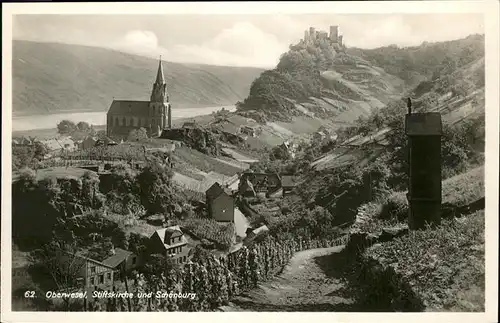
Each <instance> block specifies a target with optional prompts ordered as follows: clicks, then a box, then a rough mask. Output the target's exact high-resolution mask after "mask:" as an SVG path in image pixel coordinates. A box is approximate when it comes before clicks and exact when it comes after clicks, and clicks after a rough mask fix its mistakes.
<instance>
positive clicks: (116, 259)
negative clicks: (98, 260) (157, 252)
mask: <svg viewBox="0 0 500 323" xmlns="http://www.w3.org/2000/svg"><path fill="white" fill-rule="evenodd" d="M132 254H133V252H131V251H128V250H124V249H121V248H115V254H114V255H112V256H111V257H109V258H106V259H104V260H103V261H102V263H103V264H105V265H108V266H111V267H113V268H116V266H118V265H119V264H121V263H122V262H123V261H125V260H127V258H128V257H129V256H130V255H132Z"/></svg>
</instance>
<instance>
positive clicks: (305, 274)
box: [223, 247, 353, 312]
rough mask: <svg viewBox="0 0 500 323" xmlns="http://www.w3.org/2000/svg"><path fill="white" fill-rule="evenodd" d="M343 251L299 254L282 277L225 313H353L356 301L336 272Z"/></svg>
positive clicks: (258, 288)
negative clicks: (335, 262)
mask: <svg viewBox="0 0 500 323" xmlns="http://www.w3.org/2000/svg"><path fill="white" fill-rule="evenodd" d="M342 248H343V247H332V248H320V249H310V250H305V251H301V252H298V253H297V254H295V256H294V257H293V258H292V259H291V260H290V263H289V264H288V265H287V266H286V267H285V269H284V270H283V273H282V274H281V275H279V276H278V277H276V278H274V279H272V280H270V281H267V282H263V283H262V284H260V285H259V287H257V288H255V289H253V290H251V291H250V292H248V293H245V294H243V295H241V296H239V297H237V298H235V299H234V300H233V301H232V304H231V305H230V306H227V307H224V308H223V310H224V311H280V312H287V311H308V312H312V311H336V312H341V311H349V310H352V309H351V308H352V307H353V300H352V299H350V297H349V296H348V295H346V294H348V293H346V286H345V285H346V284H345V282H344V280H343V279H342V278H341V277H338V276H339V275H336V274H335V271H334V270H333V269H332V267H334V263H333V261H334V260H335V259H334V258H335V255H336V254H338V252H339V251H341V250H342Z"/></svg>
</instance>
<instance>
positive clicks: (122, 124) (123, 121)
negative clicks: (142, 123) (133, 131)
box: [120, 117, 126, 126]
mask: <svg viewBox="0 0 500 323" xmlns="http://www.w3.org/2000/svg"><path fill="white" fill-rule="evenodd" d="M125 122H126V121H125V117H123V118H122V122H121V123H120V126H124V125H125Z"/></svg>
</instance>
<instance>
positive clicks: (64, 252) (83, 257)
mask: <svg viewBox="0 0 500 323" xmlns="http://www.w3.org/2000/svg"><path fill="white" fill-rule="evenodd" d="M61 251H62V253H63V254H66V255H69V256H74V257H75V258H80V259H83V260H85V261H90V262H92V263H94V264H96V265H99V266H102V267H106V268H109V269H114V268H113V267H111V266H110V265H107V264H105V263H103V262H101V261H98V260H95V259H92V258H89V257H85V256H84V255H81V254H78V253H77V254H72V253H70V252H67V251H64V250H61Z"/></svg>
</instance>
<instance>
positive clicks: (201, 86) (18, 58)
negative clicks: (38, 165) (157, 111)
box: [12, 40, 262, 116]
mask: <svg viewBox="0 0 500 323" xmlns="http://www.w3.org/2000/svg"><path fill="white" fill-rule="evenodd" d="M12 50H13V53H12V56H13V57H14V59H13V61H12V65H13V66H12V74H13V75H12V76H13V104H12V106H13V113H14V115H17V116H19V115H33V114H47V113H56V112H66V111H72V112H75V111H78V112H83V111H105V110H106V109H108V108H109V105H110V103H111V102H112V100H113V98H116V99H131V100H147V99H148V98H149V95H150V93H151V88H152V83H153V82H154V78H155V76H156V70H157V68H158V61H157V60H156V59H151V58H146V57H142V56H136V55H132V54H126V53H121V52H117V51H113V50H109V49H104V48H97V47H88V46H80V45H68V44H55V43H37V42H29V41H20V40H15V41H14V42H13V47H12ZM163 67H164V71H165V78H166V81H167V84H168V90H169V94H170V98H171V101H172V102H173V106H174V109H175V106H176V104H181V105H183V106H189V105H192V106H193V107H202V106H219V105H232V104H235V103H236V102H237V101H238V100H242V99H243V98H244V97H245V96H246V95H247V94H248V92H249V89H250V85H251V83H252V81H253V80H254V79H255V78H256V77H258V76H259V75H260V73H261V72H262V70H261V69H259V68H252V67H227V66H209V65H198V64H178V63H170V62H164V63H163ZM75 75H78V77H75ZM174 111H175V110H174ZM174 113H175V112H174Z"/></svg>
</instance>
